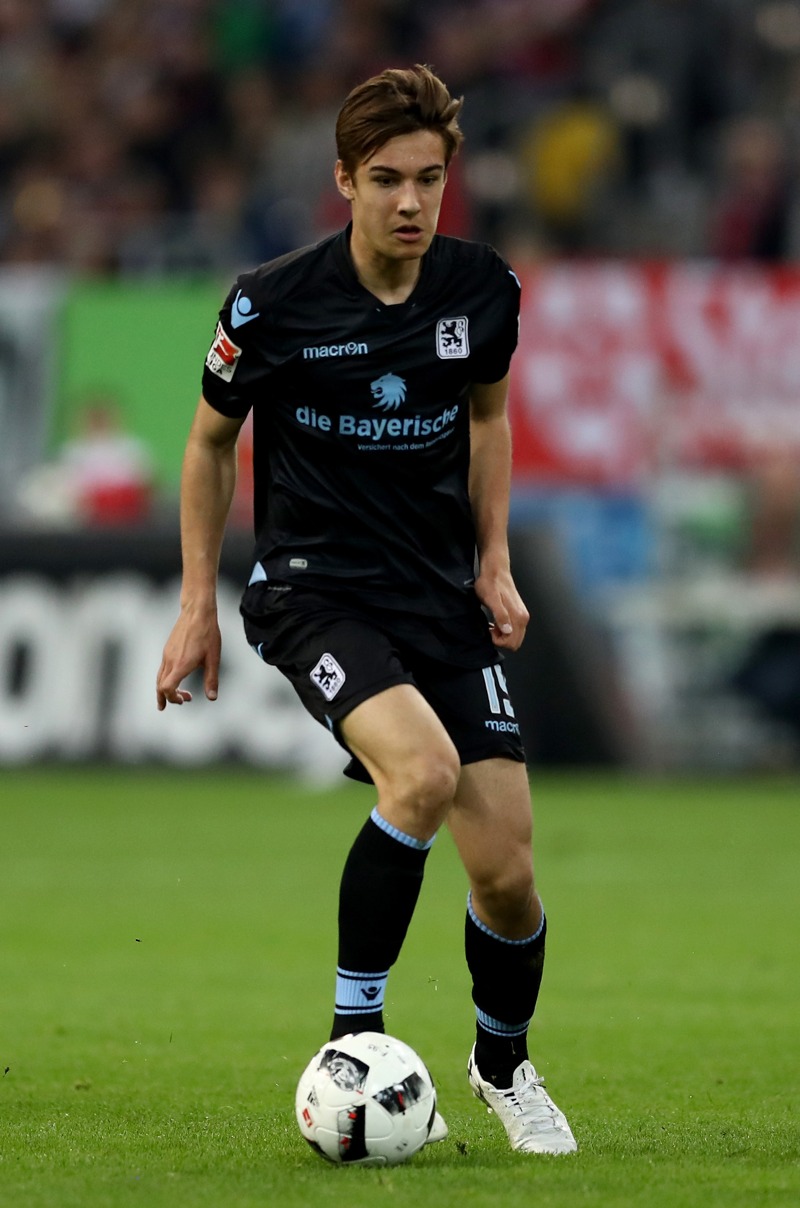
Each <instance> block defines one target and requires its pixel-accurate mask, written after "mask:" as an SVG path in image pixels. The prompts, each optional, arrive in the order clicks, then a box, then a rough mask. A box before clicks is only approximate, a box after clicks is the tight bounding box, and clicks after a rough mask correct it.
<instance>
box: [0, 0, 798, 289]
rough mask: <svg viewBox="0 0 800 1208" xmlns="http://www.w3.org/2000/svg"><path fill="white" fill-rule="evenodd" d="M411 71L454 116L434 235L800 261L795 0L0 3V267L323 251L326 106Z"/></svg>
mask: <svg viewBox="0 0 800 1208" xmlns="http://www.w3.org/2000/svg"><path fill="white" fill-rule="evenodd" d="M417 61H424V62H428V63H431V64H432V65H433V66H434V68H435V69H436V70H437V71H438V72H439V73H440V74H441V75H442V77H443V78H444V79H445V80H446V82H447V83H448V85H449V86H450V88H451V89H452V90H453V91H455V92H456V93H457V94H463V95H464V96H465V98H466V101H467V105H466V107H465V110H464V116H463V125H464V129H465V133H466V135H467V142H466V144H465V149H464V152H463V154H462V156H461V157H459V160H458V161H457V162H456V164H455V166H454V170H453V179H452V181H451V187H450V189H449V191H448V198H447V205H446V212H445V214H444V215H443V229H444V230H445V231H448V232H450V233H454V234H460V235H465V236H472V237H477V238H486V239H489V240H491V241H492V242H494V243H495V244H496V245H498V246H499V247H501V248H502V249H503V250H505V251H506V252H507V253H508V254H519V253H520V252H523V253H525V254H528V255H531V256H536V255H547V254H559V255H565V254H566V255H576V254H611V255H620V254H621V255H654V254H658V255H661V254H667V255H712V256H718V257H722V258H728V259H740V258H747V257H753V258H758V259H763V260H782V259H789V258H792V257H794V256H795V255H796V254H797V252H798V250H800V239H799V237H798V229H797V227H798V223H797V220H796V217H797V216H796V211H797V201H798V173H797V166H798V155H800V2H798V0H440V2H438V3H435V4H431V3H427V2H426V0H0V263H6V264H20V263H25V264H28V263H35V264H38V263H56V264H59V265H63V266H65V267H68V268H70V269H74V270H76V271H79V272H81V273H84V274H94V275H109V274H124V275H149V276H156V275H159V274H164V273H175V272H182V273H202V272H220V273H224V274H228V273H230V271H231V270H232V269H236V268H238V267H240V266H242V265H244V264H250V263H253V262H258V261H261V260H264V259H267V258H269V257H271V256H274V255H278V254H281V253H282V252H285V251H287V250H290V249H291V248H294V247H297V246H300V245H302V244H305V243H308V242H311V241H313V240H315V239H317V238H320V237H322V236H324V235H325V234H327V233H328V232H329V231H331V230H334V229H336V228H337V227H339V226H340V225H341V224H342V223H343V222H344V221H346V218H347V213H346V210H345V209H344V207H343V203H341V201H340V199H339V198H338V197H337V195H336V193H335V191H334V189H333V186H332V176H331V169H332V164H333V160H334V158H335V149H334V141H333V126H334V121H335V116H336V113H337V111H338V108H339V106H340V104H341V101H342V100H343V98H344V96H345V95H346V94H347V92H348V91H349V89H350V88H351V87H352V85H353V84H354V83H356V82H358V81H359V80H361V79H363V78H364V77H366V76H368V75H370V74H372V73H374V72H376V71H379V70H381V69H383V68H384V67H386V66H391V65H405V64H409V63H413V62H417Z"/></svg>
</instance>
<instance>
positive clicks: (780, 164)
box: [709, 117, 792, 260]
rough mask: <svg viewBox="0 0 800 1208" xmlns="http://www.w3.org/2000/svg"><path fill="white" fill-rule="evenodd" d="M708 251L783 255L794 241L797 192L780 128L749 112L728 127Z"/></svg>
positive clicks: (725, 255)
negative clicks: (793, 198) (791, 178)
mask: <svg viewBox="0 0 800 1208" xmlns="http://www.w3.org/2000/svg"><path fill="white" fill-rule="evenodd" d="M716 193H717V195H716V198H715V201H714V204H713V208H712V219H711V230H710V233H709V250H710V251H711V253H712V254H713V255H714V256H719V257H720V258H721V259H723V260H742V259H748V258H752V259H755V260H783V259H785V257H786V255H787V253H788V251H789V247H790V241H791V220H792V194H791V190H790V178H789V171H788V163H787V154H786V146H785V142H784V139H783V135H782V133H781V130H780V128H779V127H778V126H777V125H776V123H774V122H771V121H768V120H767V119H766V118H758V117H744V118H739V119H737V120H736V121H734V122H732V123H731V125H730V126H729V127H728V128H727V130H726V131H725V135H724V139H723V144H722V163H721V168H720V181H719V185H718V188H717V191H716Z"/></svg>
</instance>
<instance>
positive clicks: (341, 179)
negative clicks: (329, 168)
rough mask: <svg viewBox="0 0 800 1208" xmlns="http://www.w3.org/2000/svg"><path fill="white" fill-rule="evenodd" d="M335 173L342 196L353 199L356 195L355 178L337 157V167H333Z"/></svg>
mask: <svg viewBox="0 0 800 1208" xmlns="http://www.w3.org/2000/svg"><path fill="white" fill-rule="evenodd" d="M333 175H334V178H335V180H336V188H337V189H338V190H339V192H340V193H341V195H342V197H344V198H346V199H347V201H352V200H353V197H354V195H355V189H354V188H353V178H352V176H351V175H350V173H349V172H348V171H347V168H346V167H345V166H344V164H343V163H342V161H341V160H340V159H337V161H336V167H335V168H334V169H333Z"/></svg>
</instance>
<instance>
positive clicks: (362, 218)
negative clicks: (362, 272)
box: [336, 130, 447, 261]
mask: <svg viewBox="0 0 800 1208" xmlns="http://www.w3.org/2000/svg"><path fill="white" fill-rule="evenodd" d="M446 179H447V173H446V170H445V162H444V142H443V140H442V137H441V135H439V134H436V133H434V131H432V130H416V131H415V132H414V133H413V134H400V135H398V136H397V137H396V138H392V139H390V140H389V142H388V143H384V145H383V146H382V147H379V148H378V150H377V151H376V152H375V153H374V155H372V156H370V158H369V159H367V160H365V161H364V163H362V164H359V166H358V167H357V168H356V170H355V172H354V173H353V174H352V175H351V174H350V173H349V172H347V171H345V169H344V167H343V165H342V163H341V161H340V162H339V163H337V165H336V183H337V185H338V187H339V191H340V192H341V193H342V195H343V196H344V197H346V198H347V200H348V201H349V202H351V204H352V211H353V235H352V239H353V251H354V253H356V252H361V253H364V254H366V255H367V256H369V257H370V258H379V259H387V260H395V261H397V260H417V259H419V258H420V257H421V256H424V254H425V252H426V251H427V250H428V248H429V247H430V243H431V240H432V239H433V236H434V235H435V234H436V224H437V222H438V221H439V208H440V206H441V204H442V193H443V192H444V186H445V180H446Z"/></svg>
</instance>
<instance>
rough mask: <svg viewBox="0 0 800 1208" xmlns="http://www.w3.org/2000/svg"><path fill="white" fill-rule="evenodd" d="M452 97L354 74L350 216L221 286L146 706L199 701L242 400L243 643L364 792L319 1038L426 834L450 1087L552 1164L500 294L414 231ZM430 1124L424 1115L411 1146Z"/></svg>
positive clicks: (354, 1001) (344, 170)
mask: <svg viewBox="0 0 800 1208" xmlns="http://www.w3.org/2000/svg"><path fill="white" fill-rule="evenodd" d="M460 107H461V102H460V101H455V100H453V98H452V97H451V96H450V95H449V93H448V91H447V89H446V88H445V86H444V84H443V83H442V82H441V81H440V80H439V79H437V77H436V76H435V75H433V74H432V73H431V72H430V71H429V70H428V69H427V68H425V67H417V68H415V69H413V70H408V71H401V70H391V71H385V72H383V73H382V74H381V75H379V76H376V77H374V78H373V79H371V80H368V81H367V82H366V83H364V84H362V85H360V86H359V87H357V88H356V89H354V90H353V92H352V93H351V94H350V96H349V97H348V98H347V100H346V101H345V103H344V106H343V107H342V110H341V112H340V114H339V119H338V121H337V127H336V135H337V149H338V155H339V159H338V161H337V164H336V168H335V175H336V184H337V186H338V188H339V191H340V193H341V194H342V195H343V196H344V197H345V198H346V199H347V200H348V201H349V202H350V204H351V207H352V222H351V224H350V226H349V227H348V228H347V230H345V231H343V232H341V233H340V234H338V235H336V236H334V237H332V238H330V239H326V240H324V241H323V242H322V243H320V244H318V245H316V246H315V247H311V248H304V249H302V250H300V251H298V252H295V253H292V254H290V255H288V256H283V257H281V258H280V259H279V260H276V261H273V262H271V263H269V264H266V265H262V266H261V267H260V268H258V269H256V270H255V271H254V272H249V273H244V274H243V275H242V276H241V277H239V279H238V280H237V282H236V284H235V285H234V286H233V289H232V290H231V292H230V294H229V295H228V298H227V300H226V302H225V304H224V306H223V308H222V310H221V312H220V321H219V324H218V326H217V330H216V336H215V338H214V342H213V344H212V347H211V349H210V351H209V354H208V358H207V360H206V368H205V373H204V376H203V396H202V398H201V400H200V404H199V407H198V410H197V414H196V416H195V420H194V424H193V426H192V430H191V434H190V436H189V441H188V446H187V450H186V457H185V463H184V471H183V482H182V492H181V514H182V526H181V527H182V547H183V590H182V598H181V613H180V617H179V619H178V621H177V623H176V625H175V628H174V629H173V631H172V634H171V635H170V637H169V639H168V641H167V644H166V647H165V650H164V658H163V662H162V665H161V668H160V670H159V674H158V689H157V690H158V707H159V708H160V709H163V708H164V707H165V706H166V704H167V703H168V702H170V703H173V704H182V703H183V702H184V701H187V700H189V699H190V694H189V693H188V692H187V691H185V690H184V689H182V688H181V687H180V684H181V681H182V680H183V679H184V677H185V676H187V675H189V674H190V673H191V672H192V671H194V670H195V669H196V668H198V667H202V668H204V687H205V692H206V695H207V696H208V697H209V698H210V699H212V700H213V699H215V697H216V695H217V681H218V666H219V656H220V634H219V629H218V625H217V619H216V576H217V564H218V557H219V551H220V545H221V541H222V536H223V529H224V525H225V521H226V516H227V512H228V507H229V504H230V501H231V494H232V491H233V485H234V479H235V464H236V463H235V446H236V439H237V434H238V432H239V428H240V426H241V424H242V422H243V420H244V418H245V416H246V415H247V414H248V412H249V411H250V409H251V408H252V410H253V424H254V476H255V520H256V533H257V542H256V551H255V553H256V560H255V564H254V568H253V572H252V575H251V577H250V582H249V585H248V587H247V589H246V591H245V593H244V596H243V599H242V607H241V610H242V614H243V617H244V624H245V631H246V634H247V638H248V641H249V642H250V644H251V645H252V646H253V648H254V649H255V651H256V652H257V653H258V654H259V655H260V657H261V658H262V659H264V660H266V661H267V662H269V663H274V664H275V665H276V666H278V667H279V668H280V670H281V671H282V672H283V673H284V674H285V675H286V676H287V677H288V678H289V679H290V680H291V681H292V683H293V685H294V687H295V689H296V691H297V692H298V694H299V696H300V698H301V699H302V701H303V703H304V705H305V706H306V708H307V709H308V710H309V711H310V712H311V713H312V715H313V716H314V717H316V718H317V720H319V721H320V722H321V723H323V724H324V725H327V726H328V727H329V728H330V730H331V731H332V733H333V734H334V735H335V737H336V738H337V739H338V740H339V741H340V742H341V743H342V745H343V746H344V747H346V749H347V750H348V751H349V752H350V754H351V755H352V760H351V763H350V765H349V767H348V769H347V771H348V774H350V775H352V776H354V777H355V778H357V779H361V780H364V781H366V782H368V783H374V785H375V787H376V789H377V794H378V799H377V804H376V806H375V808H374V809H373V811H372V814H371V815H370V817H369V818H368V819H367V821H366V822H365V824H364V827H363V829H362V830H361V832H360V833H359V835H358V836H357V838H356V840H355V842H354V844H353V847H352V849H351V851H350V854H349V856H348V858H347V861H346V864H345V868H344V872H343V875H342V882H341V890H340V900H339V953H338V969H337V977H336V1003H335V1014H334V1022H333V1028H332V1033H331V1035H332V1037H336V1036H340V1035H344V1034H345V1033H348V1032H354V1031H356V1032H357V1031H367V1030H371V1031H382V1030H383V1014H382V1009H383V1001H384V993H385V988H386V980H387V978H388V974H389V970H390V969H391V967H392V965H393V964H394V962H395V960H396V959H397V956H398V954H399V952H400V949H401V946H402V944H403V940H404V938H405V935H406V931H407V929H408V925H409V923H410V921H411V917H412V914H413V911H414V907H415V905H416V901H417V896H418V894H419V889H420V885H421V882H422V876H423V869H424V865H425V859H426V856H427V853H428V849H429V848H430V846H431V844H432V842H433V839H434V837H435V835H436V832H437V831H438V829H439V827H440V826H441V825H442V824H443V823H446V824H447V826H448V827H449V828H450V831H451V833H452V836H453V839H454V841H455V843H456V846H457V849H458V852H459V854H460V857H461V859H462V861H463V864H464V867H465V869H466V872H467V875H468V878H469V883H470V886H471V889H470V894H469V898H468V904H467V914H466V958H467V962H468V965H469V969H470V972H471V975H472V980H473V999H474V1003H475V1009H476V1014H477V1025H476V1026H477V1036H476V1041H475V1046H474V1048H473V1050H472V1053H471V1055H470V1059H469V1069H468V1073H469V1080H470V1083H471V1085H472V1088H473V1090H474V1092H475V1094H476V1095H477V1096H478V1097H479V1098H481V1099H483V1101H484V1102H485V1103H486V1104H487V1105H488V1106H489V1107H490V1108H491V1109H492V1110H493V1111H494V1112H496V1113H497V1115H498V1116H499V1117H500V1119H501V1121H502V1122H503V1124H504V1125H505V1127H506V1130H507V1132H508V1136H509V1139H510V1142H511V1145H512V1147H513V1148H514V1149H518V1150H521V1151H524V1152H526V1153H559V1154H560V1153H571V1152H573V1151H574V1150H575V1149H576V1144H575V1140H574V1138H573V1136H572V1133H571V1132H570V1129H569V1125H568V1124H567V1121H566V1119H565V1118H564V1115H563V1113H562V1112H560V1111H559V1109H558V1108H557V1107H556V1106H555V1104H554V1103H553V1102H552V1100H551V1099H550V1098H549V1096H548V1095H547V1092H546V1091H545V1089H544V1086H543V1084H542V1081H541V1079H540V1078H539V1077H538V1076H537V1074H536V1071H535V1070H534V1068H533V1066H532V1065H531V1064H530V1062H529V1060H528V1052H527V1044H526V1037H527V1031H528V1025H529V1023H530V1020H531V1017H532V1015H533V1011H534V1007H535V1004H536V998H537V995H538V991H539V984H540V981H541V976H542V967H543V962H544V940H545V919H544V914H543V911H542V906H541V902H540V900H539V897H538V895H537V893H536V891H535V889H534V883H533V865H532V857H531V808H530V796H529V789H528V781H527V775H526V769H525V764H524V753H523V749H522V745H521V743H520V739H519V727H518V725H517V724H516V722H515V721H514V711H513V708H512V705H511V701H510V699H509V696H508V691H507V688H506V682H505V678H504V676H503V672H502V667H501V661H502V651H503V650H515V649H516V648H517V647H518V646H519V645H520V643H521V641H522V639H523V636H524V633H525V627H526V625H527V622H528V613H527V611H526V609H525V606H524V605H523V603H522V601H521V599H520V597H519V595H518V593H517V590H516V588H515V586H514V582H513V579H512V577H511V572H510V568H509V556H508V545H507V536H506V527H507V518H508V497H509V479H510V435H509V425H508V420H507V417H506V389H507V374H508V367H509V362H510V359H511V355H512V353H513V351H514V348H515V346H516V339H517V320H518V312H519V283H518V281H517V279H516V277H515V276H514V274H513V273H512V272H511V270H510V269H509V267H508V265H506V264H505V263H504V262H503V261H502V260H501V259H500V257H499V256H498V255H497V254H496V253H495V252H494V251H493V250H492V249H491V248H489V247H487V246H485V245H479V244H474V243H465V242H463V241H460V240H456V239H448V238H443V237H441V236H437V235H436V224H437V220H438V215H439V207H440V204H441V200H442V193H443V190H444V187H445V181H446V178H447V166H448V163H449V161H450V159H451V157H452V156H453V154H454V153H455V152H456V151H457V149H458V146H459V143H460V141H461V132H460V130H459V128H458V124H457V118H458V113H459V110H460ZM476 553H477V567H478V572H477V577H475V564H476ZM482 606H483V607H482ZM484 609H485V610H486V611H485V612H484ZM487 614H488V615H489V616H491V618H492V619H491V622H490V621H488V620H487ZM446 1133H447V1128H446V1125H445V1124H444V1121H443V1120H441V1118H440V1117H437V1120H436V1122H435V1124H434V1127H433V1129H432V1132H431V1137H430V1138H429V1139H430V1140H439V1139H442V1138H443V1137H444V1136H445V1135H446Z"/></svg>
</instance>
